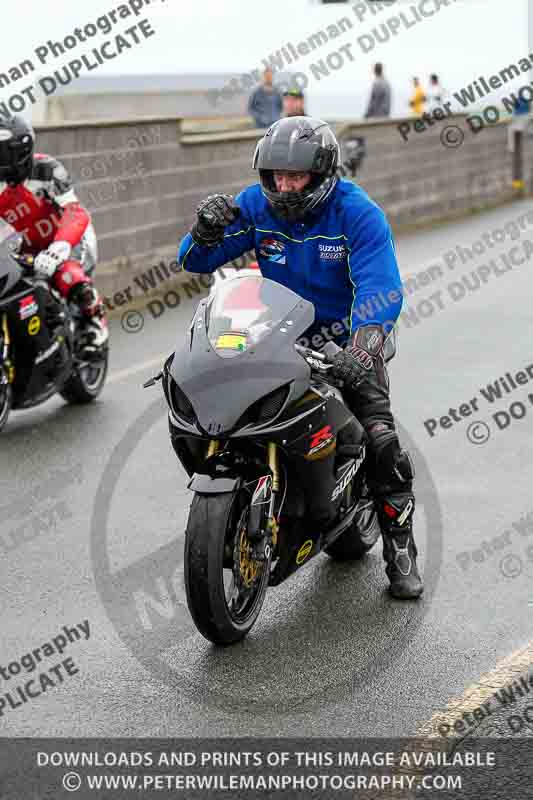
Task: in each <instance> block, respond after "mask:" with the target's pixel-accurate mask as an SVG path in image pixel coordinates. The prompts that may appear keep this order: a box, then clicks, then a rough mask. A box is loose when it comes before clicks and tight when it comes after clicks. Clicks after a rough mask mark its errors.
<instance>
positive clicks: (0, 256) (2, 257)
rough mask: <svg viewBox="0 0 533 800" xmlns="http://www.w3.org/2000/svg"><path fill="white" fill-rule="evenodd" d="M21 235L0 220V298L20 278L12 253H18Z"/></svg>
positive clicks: (20, 272) (19, 269) (20, 274)
mask: <svg viewBox="0 0 533 800" xmlns="http://www.w3.org/2000/svg"><path fill="white" fill-rule="evenodd" d="M22 239H23V237H22V235H21V234H20V233H17V231H16V230H15V229H14V228H12V227H11V225H9V224H8V223H7V222H5V221H4V220H3V219H0V297H2V295H6V294H7V293H8V292H10V291H11V290H12V289H13V287H14V286H16V285H17V283H18V282H19V280H20V279H21V277H22V269H21V268H20V266H19V265H18V264H17V262H16V261H15V260H14V259H13V257H12V253H16V252H18V251H19V249H20V247H21V244H22Z"/></svg>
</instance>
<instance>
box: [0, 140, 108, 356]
mask: <svg viewBox="0 0 533 800" xmlns="http://www.w3.org/2000/svg"><path fill="white" fill-rule="evenodd" d="M1 186H2V185H0V187H1ZM3 187H4V188H3V190H2V191H1V192H0V218H3V219H4V220H5V221H6V222H8V223H9V224H10V225H12V226H13V227H14V228H15V229H16V230H17V231H18V232H19V233H21V234H22V236H23V244H22V252H24V253H28V254H31V255H35V256H37V255H38V254H42V253H43V251H46V250H47V249H48V248H49V247H50V246H51V245H54V247H52V252H53V251H54V248H55V244H56V243H59V242H64V243H66V244H67V245H69V246H70V248H71V250H70V254H69V256H68V258H67V259H66V260H63V261H61V259H59V260H58V266H57V268H56V269H55V271H53V274H52V275H51V278H50V279H51V283H52V285H53V286H54V288H55V289H56V290H57V291H58V292H59V293H60V294H61V296H62V297H64V298H65V299H69V300H71V301H73V302H75V303H77V304H78V305H79V307H80V310H81V312H82V314H83V316H84V317H88V318H91V319H93V323H94V329H95V331H94V332H95V339H97V340H98V343H103V342H102V339H105V338H107V326H106V323H105V320H104V319H103V304H102V302H101V300H100V298H99V296H98V293H97V291H96V289H95V288H94V287H93V285H92V280H91V278H90V277H89V276H88V275H87V274H86V272H85V269H86V268H87V269H91V268H92V267H93V266H94V265H95V263H96V259H97V245H96V236H95V233H94V228H93V226H92V223H91V217H90V214H89V212H88V211H86V209H85V208H83V206H82V205H81V204H80V202H79V200H78V198H77V196H76V194H75V191H74V188H73V184H72V180H71V178H70V176H69V174H68V172H67V170H66V169H65V167H64V166H63V164H61V162H60V161H58V160H57V159H56V158H53V157H52V156H48V155H44V154H35V156H34V158H33V168H32V172H31V174H30V177H29V178H28V179H27V180H26V181H24V182H23V183H19V184H3ZM61 249H62V248H61V247H59V248H56V251H57V252H60V251H61ZM63 249H64V250H65V251H66V252H68V250H69V248H68V247H67V246H66V245H65V247H64V248H63Z"/></svg>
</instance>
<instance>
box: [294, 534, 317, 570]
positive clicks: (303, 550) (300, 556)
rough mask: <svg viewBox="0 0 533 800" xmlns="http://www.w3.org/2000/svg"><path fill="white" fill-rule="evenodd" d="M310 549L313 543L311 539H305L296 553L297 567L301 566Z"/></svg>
mask: <svg viewBox="0 0 533 800" xmlns="http://www.w3.org/2000/svg"><path fill="white" fill-rule="evenodd" d="M312 549H313V541H312V539H307V541H305V542H304V543H303V545H302V546H301V547H300V549H299V550H298V552H297V553H296V563H297V564H298V565H300V564H303V562H304V561H305V559H306V558H307V556H308V555H309V553H310V552H311V550H312Z"/></svg>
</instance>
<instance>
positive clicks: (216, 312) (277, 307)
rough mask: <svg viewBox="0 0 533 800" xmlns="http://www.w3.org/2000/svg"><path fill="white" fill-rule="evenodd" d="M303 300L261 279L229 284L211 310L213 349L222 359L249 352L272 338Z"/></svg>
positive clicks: (242, 279)
mask: <svg viewBox="0 0 533 800" xmlns="http://www.w3.org/2000/svg"><path fill="white" fill-rule="evenodd" d="M299 299H300V298H299V297H298V296H297V295H295V294H294V293H293V292H291V291H290V290H288V289H286V288H285V287H282V286H280V284H277V283H274V282H273V281H269V280H266V279H265V278H262V277H261V276H260V275H257V276H256V275H250V276H248V277H237V278H234V279H232V280H228V281H226V282H225V283H223V284H221V285H220V288H219V289H218V291H217V292H216V294H215V295H214V296H213V298H212V301H211V303H210V304H209V306H208V308H207V324H206V327H207V335H208V339H209V343H210V344H211V347H212V348H213V349H214V350H215V351H216V352H217V354H218V355H219V356H221V357H222V358H234V357H235V356H238V355H240V354H241V353H244V352H246V351H247V350H249V349H250V348H251V347H253V345H256V344H258V343H259V342H260V341H262V340H263V339H265V338H266V337H267V336H269V335H270V334H271V333H272V331H273V330H274V328H275V327H276V325H279V323H280V322H281V321H282V320H284V319H285V317H286V316H287V314H289V313H290V312H291V311H292V310H293V308H295V306H296V305H297V303H298V301H299ZM289 324H290V325H292V324H293V322H292V321H290V323H289Z"/></svg>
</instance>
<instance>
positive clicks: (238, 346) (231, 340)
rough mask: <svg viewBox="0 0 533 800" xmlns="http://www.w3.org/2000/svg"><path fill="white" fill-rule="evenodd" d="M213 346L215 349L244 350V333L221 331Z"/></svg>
mask: <svg viewBox="0 0 533 800" xmlns="http://www.w3.org/2000/svg"><path fill="white" fill-rule="evenodd" d="M215 347H216V348H217V350H246V334H245V333H221V334H220V336H219V337H218V339H217V343H216V345H215Z"/></svg>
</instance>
